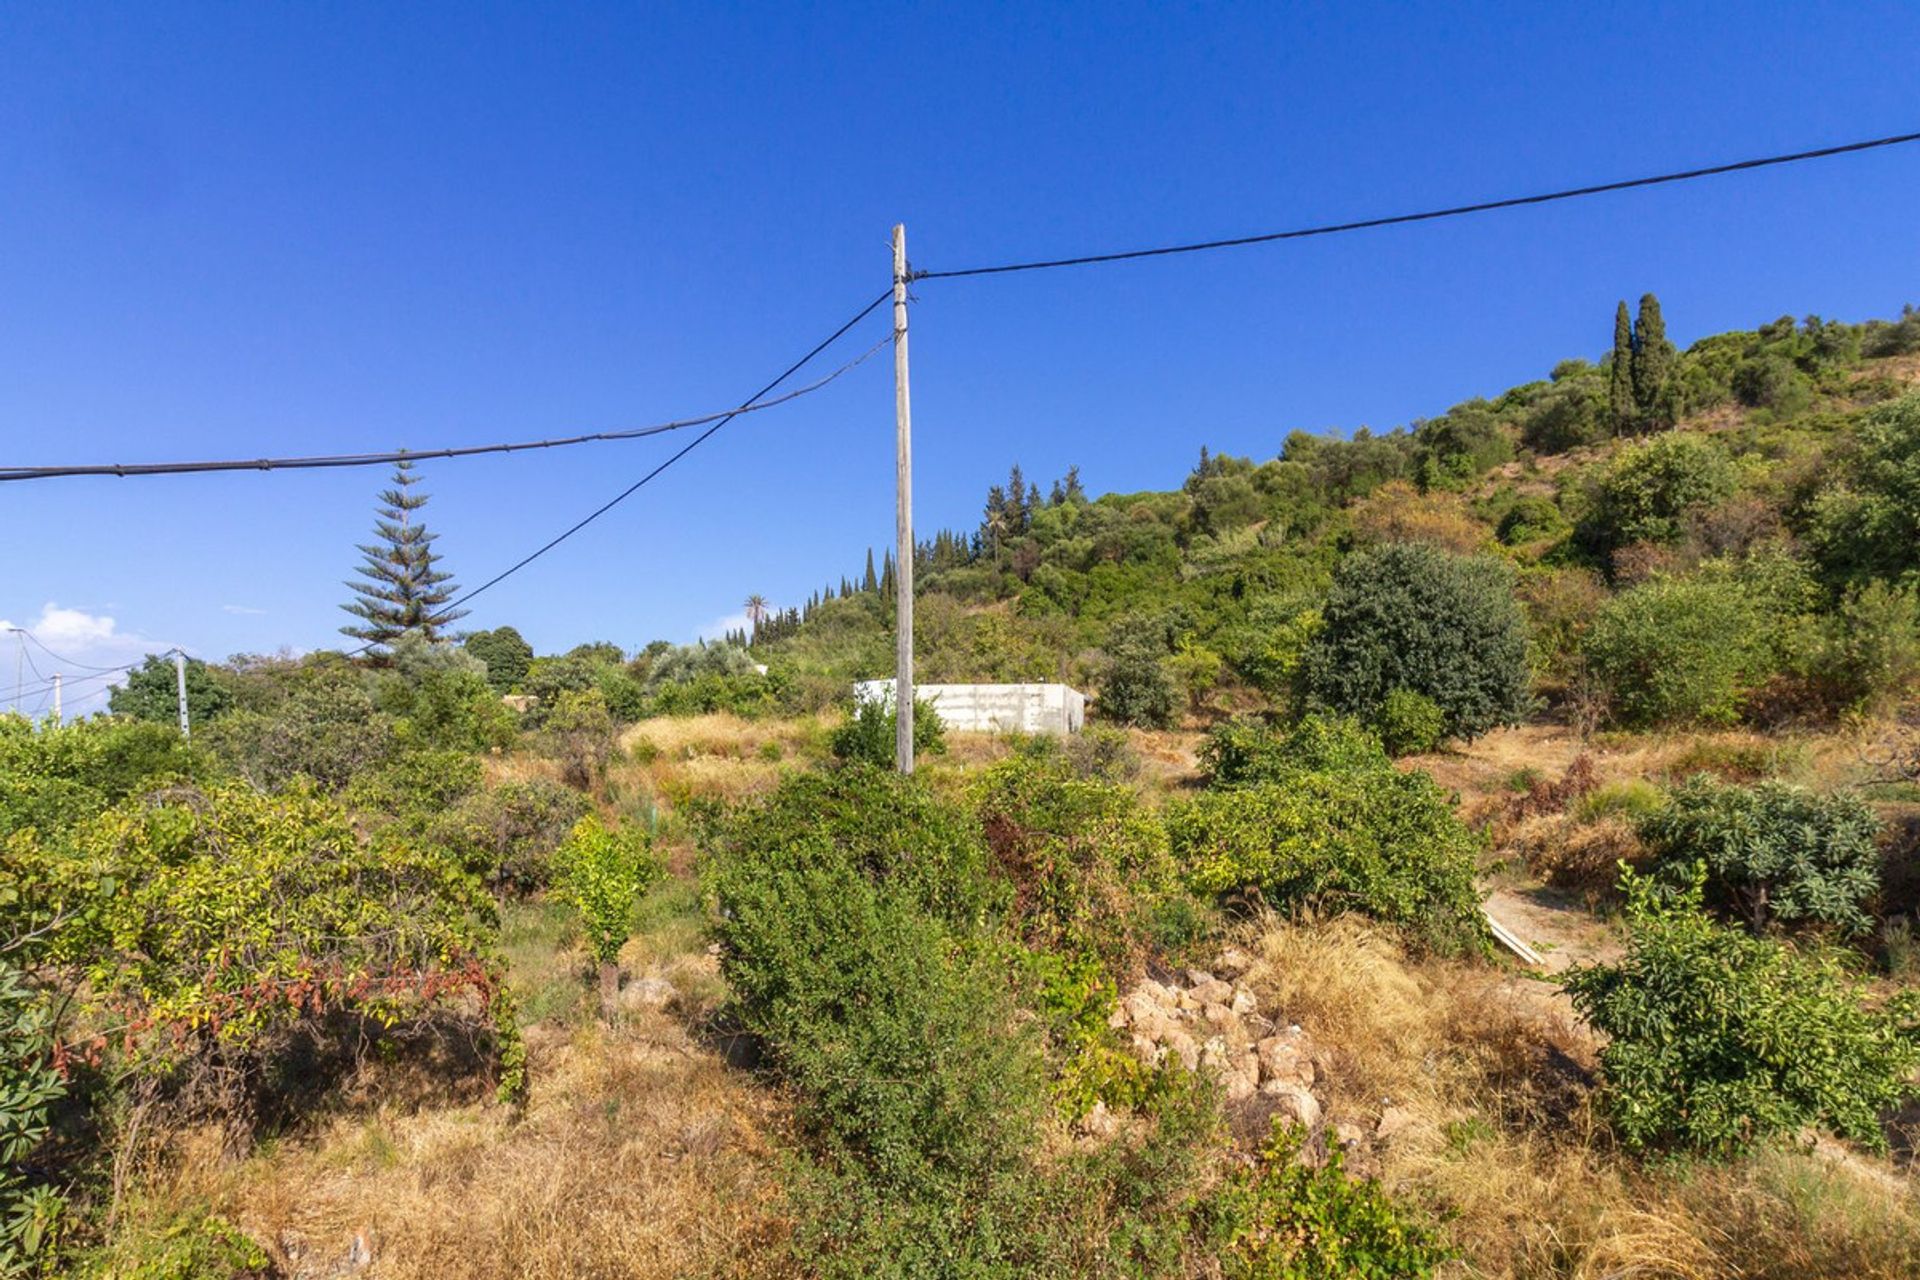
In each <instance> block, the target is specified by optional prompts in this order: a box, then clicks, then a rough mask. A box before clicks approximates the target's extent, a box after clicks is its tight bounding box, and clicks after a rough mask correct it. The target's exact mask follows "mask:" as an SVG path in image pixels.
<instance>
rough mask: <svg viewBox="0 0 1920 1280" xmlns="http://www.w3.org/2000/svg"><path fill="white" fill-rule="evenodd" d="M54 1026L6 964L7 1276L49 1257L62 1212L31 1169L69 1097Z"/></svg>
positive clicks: (3, 1199) (1, 1251) (1, 1084)
mask: <svg viewBox="0 0 1920 1280" xmlns="http://www.w3.org/2000/svg"><path fill="white" fill-rule="evenodd" d="M50 1022H51V1018H50V1017H49V1015H48V1012H47V1008H46V1006H45V1004H44V1003H43V1002H42V1001H41V1000H40V998H39V997H38V996H37V995H36V994H35V993H34V992H32V991H31V990H29V989H28V988H27V985H26V984H25V982H23V981H22V979H21V977H20V974H19V972H18V971H17V970H16V969H15V968H14V967H13V966H12V965H11V964H8V963H5V962H0V1276H13V1275H19V1274H21V1273H22V1272H24V1271H26V1270H27V1269H28V1267H29V1266H31V1265H32V1263H33V1260H34V1259H35V1258H37V1257H40V1256H41V1254H42V1251H43V1249H44V1248H45V1246H46V1245H47V1243H48V1241H49V1238H50V1236H51V1234H52V1231H53V1228H54V1224H55V1222H56V1220H57V1219H58V1217H59V1214H60V1209H61V1201H60V1197H59V1196H58V1195H57V1194H56V1193H55V1191H54V1190H53V1188H52V1187H49V1186H47V1185H46V1184H45V1183H42V1182H36V1181H35V1180H34V1178H33V1176H32V1174H31V1173H30V1172H29V1171H28V1168H27V1165H28V1157H30V1156H31V1155H32V1154H33V1151H34V1149H35V1148H36V1147H37V1146H39V1144H40V1140H41V1139H42V1138H44V1137H45V1136H46V1134H47V1128H48V1113H49V1110H50V1109H51V1108H52V1106H53V1104H54V1103H55V1102H57V1101H58V1100H59V1099H60V1098H61V1096H62V1095H63V1094H64V1093H65V1092H66V1084H65V1081H64V1080H63V1079H62V1078H61V1075H60V1073H59V1072H58V1071H56V1070H55V1069H54V1067H53V1064H52V1062H51V1060H50V1057H49V1050H50V1049H51V1044H50V1037H49V1023H50Z"/></svg>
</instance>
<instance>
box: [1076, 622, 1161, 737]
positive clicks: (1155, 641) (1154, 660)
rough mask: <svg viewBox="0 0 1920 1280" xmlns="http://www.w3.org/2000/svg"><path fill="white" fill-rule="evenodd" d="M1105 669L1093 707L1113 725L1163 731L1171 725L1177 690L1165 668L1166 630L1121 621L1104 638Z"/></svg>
mask: <svg viewBox="0 0 1920 1280" xmlns="http://www.w3.org/2000/svg"><path fill="white" fill-rule="evenodd" d="M1106 649H1107V666H1106V673H1105V676H1104V678H1103V679H1102V681H1101V683H1100V697H1099V700H1098V703H1097V704H1096V705H1097V707H1098V710H1099V712H1100V715H1101V716H1102V717H1104V718H1106V719H1110V720H1112V721H1114V722H1115V723H1116V724H1137V725H1143V726H1145V727H1147V728H1153V729H1159V728H1165V727H1166V726H1167V725H1170V724H1172V723H1173V714H1174V710H1175V708H1176V707H1177V705H1178V701H1179V690H1178V689H1177V688H1176V687H1175V685H1174V679H1173V673H1172V671H1171V670H1169V669H1168V666H1167V637H1166V628H1165V627H1164V626H1162V625H1159V624H1157V623H1153V622H1144V623H1143V622H1139V621H1135V620H1131V619H1129V620H1125V621H1123V622H1121V623H1119V624H1116V625H1115V627H1114V628H1113V631H1112V632H1111V634H1109V636H1108V637H1107V645H1106Z"/></svg>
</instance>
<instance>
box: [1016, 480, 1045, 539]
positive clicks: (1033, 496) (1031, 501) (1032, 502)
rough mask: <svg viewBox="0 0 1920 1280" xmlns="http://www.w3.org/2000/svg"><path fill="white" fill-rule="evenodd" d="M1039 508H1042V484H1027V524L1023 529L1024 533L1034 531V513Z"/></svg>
mask: <svg viewBox="0 0 1920 1280" xmlns="http://www.w3.org/2000/svg"><path fill="white" fill-rule="evenodd" d="M1039 509H1040V486H1039V485H1037V484H1030V485H1028V486H1027V506H1026V511H1025V515H1026V526H1025V528H1023V529H1022V530H1021V532H1022V533H1027V532H1031V531H1032V529H1033V513H1034V512H1036V511H1038V510H1039Z"/></svg>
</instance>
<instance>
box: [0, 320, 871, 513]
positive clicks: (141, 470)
mask: <svg viewBox="0 0 1920 1280" xmlns="http://www.w3.org/2000/svg"><path fill="white" fill-rule="evenodd" d="M883 345H884V344H883ZM872 354H873V352H871V351H869V352H868V353H867V355H872ZM866 358H867V356H866V355H863V356H861V357H859V359H856V360H852V361H850V362H848V363H847V364H844V365H842V366H841V367H840V368H838V369H835V370H834V371H833V372H832V373H829V374H828V375H827V376H826V377H824V378H821V379H820V380H819V381H817V382H811V383H808V384H807V385H806V386H804V387H797V388H795V389H794V390H792V391H789V392H787V393H786V394H785V395H780V396H775V397H774V398H773V399H771V400H766V401H762V402H760V403H758V404H756V403H754V402H753V401H748V402H746V403H745V404H742V405H740V406H738V407H737V408H733V409H725V410H720V411H718V412H714V413H705V414H701V415H700V416H699V417H695V418H681V419H678V420H676V421H673V422H662V423H657V424H655V425H654V426H650V427H632V428H627V429H624V430H620V431H596V432H592V433H590V434H587V435H577V436H563V437H559V438H556V439H552V440H522V441H516V442H512V443H507V444H476V445H461V446H457V447H454V448H448V449H398V450H395V451H393V452H390V453H341V454H322V455H315V456H307V457H292V458H230V459H225V460H221V461H210V462H135V463H121V462H103V463H78V464H67V465H60V466H46V467H0V482H4V481H9V480H52V479H56V478H58V477H63V476H119V477H126V476H174V475H196V474H202V473H205V472H213V471H308V470H316V469H320V468H326V467H372V466H380V465H382V464H385V463H392V462H408V461H418V460H420V459H422V458H471V457H477V456H479V455H481V454H488V453H519V452H523V451H525V450H528V449H564V448H568V447H570V446H573V445H579V444H598V443H603V442H607V441H614V440H642V439H645V438H646V437H648V436H657V435H664V434H666V433H667V432H669V431H683V430H685V429H686V428H688V427H699V426H705V425H706V424H707V423H710V422H718V423H726V422H731V421H732V420H733V419H734V418H736V417H738V416H740V415H741V414H743V413H758V412H760V411H761V410H762V409H772V408H775V407H777V406H779V405H783V404H786V403H788V402H789V401H793V400H798V399H799V398H800V397H802V396H807V395H812V394H813V393H814V392H816V391H819V390H820V389H821V388H823V387H825V386H826V385H827V384H828V383H830V382H833V381H834V380H835V379H837V378H839V377H840V375H842V374H844V373H847V372H849V371H851V370H852V369H853V367H854V366H855V365H857V364H859V363H860V362H861V361H862V360H865V359H866Z"/></svg>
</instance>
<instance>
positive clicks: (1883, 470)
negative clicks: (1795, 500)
mask: <svg viewBox="0 0 1920 1280" xmlns="http://www.w3.org/2000/svg"><path fill="white" fill-rule="evenodd" d="M1807 540H1808V542H1809V544H1810V545H1811V546H1812V548H1813V552H1814V557H1815V559H1817V560H1818V561H1819V563H1820V565H1821V568H1822V570H1823V571H1824V572H1825V574H1826V576H1827V577H1828V579H1829V580H1831V581H1833V582H1836V583H1850V582H1863V581H1866V580H1868V579H1871V578H1884V579H1889V580H1893V579H1898V578H1900V577H1902V576H1903V575H1906V574H1910V573H1912V572H1913V571H1914V570H1915V569H1916V568H1920V392H1909V393H1908V394H1906V395H1904V396H1902V397H1900V398H1899V399H1898V400H1894V401H1891V402H1889V403H1887V404H1883V405H1880V406H1877V407H1876V408H1874V409H1871V410H1869V411H1868V412H1867V414H1866V415H1865V417H1864V418H1862V419H1861V422H1860V427H1859V430H1858V433H1857V437H1856V451H1855V453H1854V456H1853V457H1852V458H1851V459H1850V460H1849V461H1847V462H1846V463H1845V464H1844V465H1843V466H1841V467H1839V468H1838V469H1837V474H1836V475H1835V476H1834V478H1833V480H1832V482H1831V483H1830V484H1829V486H1828V488H1827V489H1825V490H1824V491H1823V492H1822V493H1820V494H1819V495H1818V496H1817V497H1816V499H1815V500H1814V502H1813V503H1812V504H1811V506H1810V508H1809V511H1808V519H1807Z"/></svg>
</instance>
